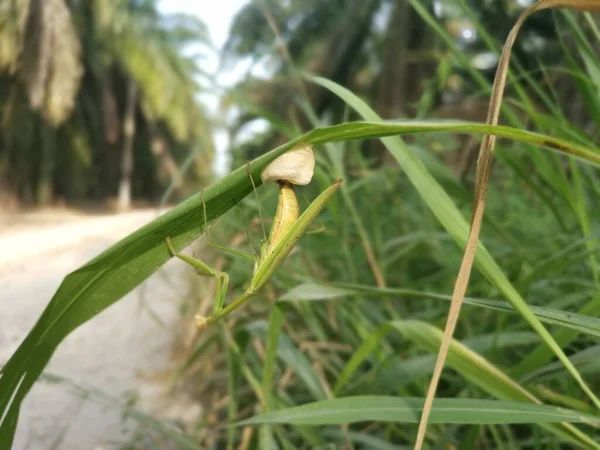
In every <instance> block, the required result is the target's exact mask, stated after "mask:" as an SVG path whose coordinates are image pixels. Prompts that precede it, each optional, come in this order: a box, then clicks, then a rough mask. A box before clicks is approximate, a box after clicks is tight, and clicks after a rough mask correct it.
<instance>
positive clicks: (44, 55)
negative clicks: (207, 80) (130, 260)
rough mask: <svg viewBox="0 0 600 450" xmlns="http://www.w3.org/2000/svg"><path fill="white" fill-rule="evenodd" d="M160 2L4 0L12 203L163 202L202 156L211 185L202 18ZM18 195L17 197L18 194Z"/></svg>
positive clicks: (4, 157) (0, 46)
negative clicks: (191, 50) (190, 159)
mask: <svg viewBox="0 0 600 450" xmlns="http://www.w3.org/2000/svg"><path fill="white" fill-rule="evenodd" d="M156 3H157V2H155V1H150V0H117V1H113V0H90V1H88V0H73V1H65V0H50V1H46V0H3V1H2V2H1V3H0V24H1V25H0V71H1V81H0V111H1V117H2V123H1V127H2V133H1V134H2V141H1V143H0V179H1V180H2V186H1V189H2V194H3V196H4V197H5V198H4V202H5V203H8V202H10V201H11V199H12V201H13V202H14V201H17V202H19V203H24V204H38V205H44V204H50V203H52V202H53V201H56V200H63V201H67V202H77V203H79V204H82V203H83V202H88V201H93V200H96V201H97V200H104V199H107V198H114V197H118V199H119V207H120V208H122V209H127V208H129V207H130V202H131V197H132V196H135V197H136V198H138V199H148V200H155V199H156V198H157V197H158V198H159V197H160V195H161V194H162V192H163V191H164V190H165V189H166V187H167V186H169V184H171V183H175V184H177V185H178V186H179V188H180V189H185V187H184V184H183V183H182V180H180V179H179V177H180V173H179V170H178V165H179V164H180V162H181V161H182V160H184V159H185V158H186V157H187V155H188V154H189V153H190V152H194V153H195V154H196V160H195V163H196V164H195V170H194V171H192V175H191V181H194V182H196V183H197V182H198V181H204V182H206V181H207V180H210V177H211V174H210V172H211V160H212V154H213V142H212V135H211V122H210V118H209V117H208V116H207V114H206V112H205V111H204V108H203V107H202V105H201V104H200V103H199V102H198V100H197V95H198V93H199V92H201V90H202V89H203V84H202V72H201V70H200V67H199V65H198V63H199V61H198V59H197V58H196V55H191V56H186V55H185V53H184V51H183V49H184V47H185V46H186V45H187V44H190V43H198V42H200V43H205V44H206V46H207V48H209V41H208V35H207V31H206V27H205V25H204V24H203V23H202V22H201V21H200V20H199V19H197V18H195V17H193V16H186V15H183V14H180V15H169V16H165V15H162V14H160V13H159V12H158V10H157V4H156ZM7 197H8V198H7Z"/></svg>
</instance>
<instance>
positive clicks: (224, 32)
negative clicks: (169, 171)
mask: <svg viewBox="0 0 600 450" xmlns="http://www.w3.org/2000/svg"><path fill="white" fill-rule="evenodd" d="M246 3H248V0H215V1H214V2H207V1H205V0H161V1H160V3H159V9H160V11H161V12H164V13H180V12H183V13H187V14H192V15H196V16H198V17H199V18H200V19H201V20H202V21H203V22H204V23H205V24H206V26H207V27H208V32H209V34H210V38H211V40H212V43H213V44H214V45H215V47H217V48H218V49H221V48H222V47H223V45H224V44H225V41H226V40H227V36H228V34H229V27H230V26H231V22H232V20H233V17H234V16H235V14H236V13H237V12H238V11H239V10H240V9H241V8H242V6H244V5H245V4H246ZM202 65H203V69H204V70H206V71H207V72H210V73H214V72H216V70H217V68H218V66H219V58H218V55H216V54H209V55H207V58H206V59H205V60H203V63H202ZM242 73H245V71H244V70H243V68H241V67H237V68H233V69H232V71H230V72H228V73H223V74H222V75H221V76H220V77H219V83H220V84H223V85H229V86H230V85H232V84H233V83H234V82H235V81H236V80H237V79H239V77H240V75H241V74H242ZM202 101H203V103H205V104H206V106H207V107H208V109H209V110H210V111H211V112H213V113H214V112H216V109H217V106H218V95H216V94H215V95H203V96H202ZM214 140H215V146H216V155H215V167H214V168H215V171H216V173H217V174H218V175H223V174H225V173H227V172H228V170H229V155H228V154H227V148H228V147H229V142H228V138H227V134H226V133H225V132H224V130H216V131H215V133H214Z"/></svg>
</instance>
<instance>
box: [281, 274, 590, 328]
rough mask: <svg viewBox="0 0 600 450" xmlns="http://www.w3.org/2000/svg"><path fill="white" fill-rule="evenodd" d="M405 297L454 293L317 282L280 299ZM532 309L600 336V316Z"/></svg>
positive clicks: (506, 308) (488, 304)
mask: <svg viewBox="0 0 600 450" xmlns="http://www.w3.org/2000/svg"><path fill="white" fill-rule="evenodd" d="M369 296H371V297H385V298H393V297H404V298H414V299H422V298H432V299H439V300H447V301H450V300H452V296H450V295H445V294H438V293H435V292H423V291H419V290H416V289H394V288H378V287H376V286H362V285H351V284H334V285H326V284H316V283H305V284H301V285H299V286H296V287H295V288H294V289H291V290H290V291H289V292H287V293H286V294H284V295H283V296H282V297H280V298H279V299H278V301H280V302H286V301H288V302H291V301H322V300H334V299H341V298H344V297H369ZM464 301H465V304H467V305H472V306H479V307H481V308H486V309H492V310H496V311H502V312H508V313H512V314H514V313H516V312H517V311H515V309H514V308H513V307H512V306H511V304H510V303H508V302H502V301H497V300H488V299H483V298H473V297H465V299H464ZM530 308H531V311H532V312H533V313H534V314H535V316H536V317H537V318H538V319H539V320H540V321H541V322H544V323H547V324H550V325H558V326H560V327H563V328H570V329H571V330H574V331H577V332H578V333H583V334H589V335H591V336H596V337H600V319H599V318H597V317H590V316H584V315H583V314H577V313H572V312H569V311H562V310H559V309H552V308H544V307H541V306H531V307H530Z"/></svg>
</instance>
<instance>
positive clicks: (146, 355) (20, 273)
mask: <svg viewBox="0 0 600 450" xmlns="http://www.w3.org/2000/svg"><path fill="white" fill-rule="evenodd" d="M42 216H43V214H42ZM155 216H156V212H155V211H153V210H144V211H136V212H132V213H127V214H121V215H98V216H79V215H68V214H65V215H64V216H59V217H58V218H57V217H52V219H49V218H48V217H46V218H44V217H41V216H40V214H37V215H36V214H35V213H32V214H30V215H25V216H23V217H21V218H17V219H16V220H14V218H13V219H11V220H6V218H2V217H0V305H1V307H2V309H1V312H0V364H2V363H4V362H5V361H6V360H7V359H8V358H9V357H10V355H11V354H12V353H13V352H14V350H15V349H16V348H17V346H18V345H19V343H20V342H21V341H22V340H23V338H24V337H25V336H26V334H27V332H28V330H29V329H30V328H31V326H32V325H33V324H34V322H35V321H36V320H37V318H38V317H39V315H40V313H41V312H42V310H43V309H44V307H45V306H46V304H47V303H48V301H49V300H50V298H51V297H52V295H53V294H54V292H55V291H56V289H57V288H58V286H59V284H60V283H61V281H62V279H63V278H64V276H65V275H67V274H68V273H69V272H71V271H73V270H74V269H76V268H78V267H79V266H80V265H82V264H84V263H85V262H87V261H88V260H89V259H91V258H92V257H94V256H96V255H97V254H98V253H100V252H101V251H103V250H104V249H106V248H107V247H109V246H110V245H111V244H112V243H114V242H116V241H117V240H118V239H120V238H121V237H123V236H125V235H127V234H128V233H130V232H132V231H134V230H135V229H137V228H139V227H140V226H142V225H144V224H145V223H147V222H149V221H150V220H152V219H153V218H154V217H155ZM2 219H4V220H2ZM183 270H185V267H184V266H183V265H182V264H181V263H180V262H179V261H170V262H169V263H168V264H167V265H166V266H165V268H163V269H162V270H161V272H160V273H159V274H155V275H154V276H153V277H151V278H150V279H149V280H147V281H146V283H145V284H144V285H142V286H140V287H138V289H136V290H135V291H134V292H132V293H130V294H129V295H128V296H127V297H125V298H124V299H122V300H121V301H119V302H117V303H116V304H114V305H112V306H111V307H110V308H108V309H107V310H106V311H104V312H103V313H101V314H100V315H99V316H97V317H96V318H94V319H93V320H91V321H90V322H87V323H86V324H84V325H83V326H81V327H80V328H78V329H77V330H75V332H73V333H72V334H71V335H69V336H68V337H67V339H66V340H65V341H64V342H63V343H62V344H61V345H60V346H59V348H58V350H57V351H56V353H55V354H54V356H53V358H52V360H51V361H50V364H49V365H48V367H47V368H46V370H47V371H49V372H51V373H54V374H57V375H62V376H66V377H68V378H69V379H71V380H73V381H74V382H77V383H82V384H85V385H87V386H92V387H95V388H98V389H100V390H102V391H104V392H106V393H108V394H111V395H113V396H115V397H120V396H123V395H124V394H125V393H126V392H129V391H135V390H137V389H138V388H142V387H143V386H141V381H140V378H139V377H138V376H136V373H137V372H138V371H139V370H143V371H146V370H152V369H158V368H164V367H165V366H166V365H167V364H168V358H169V353H170V345H171V339H172V332H170V331H169V330H168V329H165V328H164V326H162V325H160V324H158V323H157V322H156V321H155V320H153V319H152V317H151V315H150V314H149V313H148V312H147V311H148V310H147V309H146V307H145V306H148V307H150V308H152V310H153V311H154V312H155V313H157V314H158V315H159V316H160V317H161V318H162V320H163V321H164V323H166V324H167V328H168V327H171V326H173V325H174V324H175V323H176V320H177V306H178V302H179V301H180V299H181V298H182V293H181V292H177V291H175V290H174V289H173V288H172V287H171V286H170V285H168V284H167V283H166V282H165V278H164V277H165V276H167V277H169V278H170V279H171V280H173V279H179V280H180V279H181V277H182V272H183ZM158 275H161V276H158ZM176 284H177V283H176ZM179 284H180V285H181V283H179ZM142 305H145V306H144V307H142ZM130 432H131V424H123V423H122V420H121V417H120V412H119V411H117V410H110V409H108V410H107V409H105V408H103V407H101V406H99V405H97V404H96V403H94V402H91V401H89V400H85V399H82V398H78V397H77V396H75V395H73V393H71V392H70V391H69V390H67V389H65V388H64V387H61V386H57V385H50V384H47V383H38V384H36V386H35V387H34V388H33V390H32V391H31V393H30V394H29V396H28V397H27V398H26V400H25V402H24V404H23V407H22V408H21V416H20V422H19V426H18V430H17V438H16V442H15V445H14V447H13V448H14V449H17V450H22V449H33V450H37V449H40V450H45V449H49V448H53V449H60V450H71V449H73V450H75V449H77V450H85V449H94V450H96V449H98V450H99V449H113V448H119V445H118V444H119V443H121V442H123V441H124V440H125V439H126V436H127V435H128V434H130Z"/></svg>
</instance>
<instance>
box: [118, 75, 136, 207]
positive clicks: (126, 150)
mask: <svg viewBox="0 0 600 450" xmlns="http://www.w3.org/2000/svg"><path fill="white" fill-rule="evenodd" d="M136 101H137V87H136V85H135V82H134V81H133V80H132V79H131V78H130V79H129V81H128V85H127V103H126V104H125V115H124V117H123V153H122V155H121V158H122V159H121V182H120V183H119V204H118V208H119V211H126V210H128V209H129V208H131V175H132V174H133V138H134V137H135V105H136Z"/></svg>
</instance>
